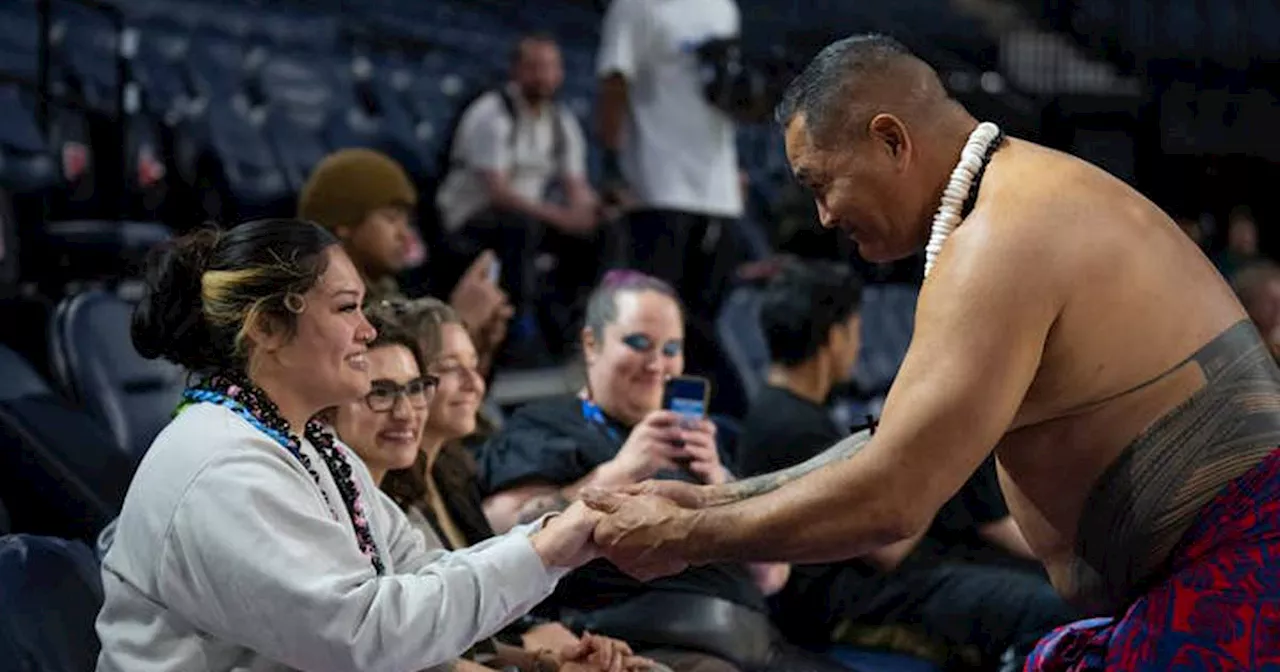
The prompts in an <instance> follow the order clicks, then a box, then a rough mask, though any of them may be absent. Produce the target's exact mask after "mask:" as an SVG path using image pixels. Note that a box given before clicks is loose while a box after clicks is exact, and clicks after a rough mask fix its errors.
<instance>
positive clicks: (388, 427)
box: [326, 300, 649, 672]
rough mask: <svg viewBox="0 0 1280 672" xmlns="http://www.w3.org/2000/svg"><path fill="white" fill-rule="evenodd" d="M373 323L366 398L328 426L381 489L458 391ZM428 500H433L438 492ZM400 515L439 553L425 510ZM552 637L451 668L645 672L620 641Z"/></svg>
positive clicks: (414, 453) (388, 326)
mask: <svg viewBox="0 0 1280 672" xmlns="http://www.w3.org/2000/svg"><path fill="white" fill-rule="evenodd" d="M433 301H434V300H433ZM436 305H438V306H440V307H441V308H443V309H444V310H447V311H449V314H452V311H451V310H449V309H448V308H447V307H446V306H444V304H441V303H438V302H436ZM373 314H376V311H374V313H373ZM373 322H374V323H375V325H376V326H377V327H378V335H377V336H376V337H375V338H374V340H373V341H370V343H369V351H368V353H367V354H366V358H367V359H368V366H369V378H370V380H371V389H370V392H369V394H367V395H365V396H364V397H362V398H360V399H357V400H354V401H351V402H348V403H346V404H341V405H339V406H337V407H335V408H333V409H331V410H330V411H329V412H328V413H327V418H326V419H328V420H329V421H330V422H331V423H332V426H333V428H334V429H335V430H336V431H337V434H338V437H339V439H341V440H342V441H343V442H344V443H345V444H346V445H348V446H349V447H350V448H351V449H352V450H354V451H355V453H356V454H357V455H359V456H360V459H361V460H362V461H363V462H364V464H365V466H366V467H368V469H369V474H370V476H372V477H373V481H374V483H376V484H378V485H382V486H384V485H385V483H386V475H387V474H388V473H401V472H397V471H396V470H408V471H405V472H404V473H410V474H412V473H414V472H412V470H411V469H410V468H411V467H413V465H414V463H415V461H417V460H418V458H419V456H420V455H424V454H423V453H421V452H420V450H419V446H420V445H421V444H422V441H423V438H424V435H423V427H424V423H425V422H426V420H427V418H428V417H429V414H430V413H429V411H430V410H432V409H434V410H439V411H444V412H446V413H448V412H449V410H450V408H451V406H450V405H448V404H445V405H442V404H439V403H435V402H436V401H438V400H439V399H441V397H442V396H445V397H446V398H447V396H448V395H441V394H440V392H439V390H440V389H441V387H443V388H445V389H446V390H452V391H453V392H454V395H453V396H456V392H457V391H458V389H459V386H458V384H457V381H456V380H450V379H446V380H444V381H443V384H442V379H441V378H440V377H438V376H436V375H432V374H429V373H428V374H423V372H422V371H423V367H422V366H421V364H422V361H421V358H420V349H419V343H418V340H417V339H416V338H415V337H414V336H413V335H411V334H410V332H408V331H407V330H405V329H404V327H403V325H400V324H398V323H397V322H392V321H389V320H380V319H373ZM448 327H449V328H450V330H451V331H449V332H448V335H447V338H451V339H454V340H456V341H461V342H465V344H466V346H467V350H468V353H467V354H469V358H468V360H467V362H468V365H469V366H468V368H467V369H466V370H465V372H464V375H466V376H467V381H468V382H469V383H470V384H469V385H465V386H464V387H467V388H468V389H476V388H478V389H480V390H483V387H484V383H483V380H482V379H481V378H480V376H479V374H478V373H477V372H476V371H475V368H474V366H475V360H476V355H475V349H474V348H471V339H470V337H469V336H467V332H466V329H465V328H464V327H463V326H462V324H461V322H459V321H457V320H456V318H455V319H454V321H453V323H451V324H449V325H448ZM455 330H456V333H454V331H455ZM477 405H478V400H477ZM467 410H468V411H469V414H468V416H467V417H470V418H474V417H475V410H476V406H475V405H473V406H472V407H470V408H469V409H467ZM437 448H438V445H437ZM436 452H438V451H436ZM430 454H431V453H427V454H426V455H430ZM419 478H420V477H419ZM428 482H431V481H428ZM431 493H432V495H433V496H436V497H438V494H437V492H436V491H435V490H432V491H431ZM432 501H434V499H430V498H428V497H426V496H425V495H424V496H422V497H420V498H419V503H420V504H421V505H428V506H429V504H428V502H432ZM404 508H405V513H406V514H407V515H408V516H409V520H410V521H412V522H413V523H414V526H415V527H417V528H418V529H419V530H421V531H422V532H423V536H424V537H425V539H426V541H427V544H428V546H430V547H432V548H441V547H442V546H444V545H442V544H441V543H440V538H439V537H438V536H437V535H436V532H435V531H434V530H433V529H432V528H431V527H430V526H429V525H425V524H423V523H424V522H425V521H424V519H423V517H422V513H421V511H422V508H420V507H419V506H409V507H404ZM477 510H478V507H477ZM493 536H494V535H492V534H489V535H487V536H486V537H485V538H484V539H478V540H476V541H475V542H474V544H481V543H484V542H486V541H488V540H489V539H491V538H493ZM471 545H472V543H471V542H465V541H463V542H462V543H451V544H449V545H448V547H449V548H450V550H458V549H462V548H466V547H467V546H471ZM509 629H510V628H508V630H509ZM531 634H532V633H531ZM556 634H559V635H560V636H559V637H555V638H551V637H546V638H544V639H543V640H541V641H543V642H545V644H546V646H542V647H536V648H535V647H526V648H528V649H529V650H526V649H525V648H521V647H519V646H511V645H508V644H505V643H502V642H499V641H494V640H482V641H481V642H480V643H478V644H477V645H476V646H475V647H472V650H471V651H470V652H469V654H468V655H467V656H465V658H464V660H466V661H468V662H458V663H455V664H454V666H453V668H452V669H455V670H457V669H466V668H468V667H470V666H471V665H470V664H472V663H473V664H474V666H475V669H484V670H489V669H497V668H503V669H505V668H506V667H507V666H515V667H517V668H518V669H520V670H523V671H526V672H539V671H542V670H562V671H566V672H567V671H569V670H582V671H586V670H593V671H594V670H601V671H603V670H608V669H609V665H610V663H611V662H612V659H613V657H614V655H615V654H616V655H617V656H618V657H620V658H624V659H625V660H626V664H625V668H626V669H637V670H640V669H649V665H648V664H647V661H644V660H643V659H639V658H636V657H634V656H631V655H630V648H629V647H627V646H626V645H625V644H623V643H622V642H618V641H616V640H610V639H608V638H604V637H597V636H588V637H584V638H582V639H579V638H578V637H575V636H573V635H572V634H571V633H569V632H568V631H567V630H564V628H563V627H561V628H560V631H559V633H556ZM534 641H539V640H537V639H534ZM485 665H488V666H489V667H486V666H485Z"/></svg>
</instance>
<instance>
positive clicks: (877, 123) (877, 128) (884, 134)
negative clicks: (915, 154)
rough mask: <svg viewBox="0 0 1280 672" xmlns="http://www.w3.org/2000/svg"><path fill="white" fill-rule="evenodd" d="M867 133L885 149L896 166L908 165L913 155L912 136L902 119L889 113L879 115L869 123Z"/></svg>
mask: <svg viewBox="0 0 1280 672" xmlns="http://www.w3.org/2000/svg"><path fill="white" fill-rule="evenodd" d="M867 133H868V134H870V136H871V139H872V140H873V141H875V142H877V143H879V144H880V146H881V147H883V148H884V151H885V153H886V154H887V155H888V156H889V158H890V159H891V160H892V161H893V162H894V163H895V164H897V165H899V166H903V165H905V164H906V161H907V157H909V156H910V155H911V135H910V134H909V133H908V132H907V125H906V124H904V123H903V122H902V120H901V119H899V118H898V117H896V116H894V115H892V114H888V113H881V114H877V115H876V116H874V117H872V118H871V121H870V122H868V124H867Z"/></svg>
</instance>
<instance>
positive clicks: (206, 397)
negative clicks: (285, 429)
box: [174, 389, 302, 460]
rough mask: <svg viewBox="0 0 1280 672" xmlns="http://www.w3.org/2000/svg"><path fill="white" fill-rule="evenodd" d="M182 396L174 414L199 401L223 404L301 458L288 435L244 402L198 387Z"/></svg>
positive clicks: (290, 452)
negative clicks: (267, 423) (247, 406)
mask: <svg viewBox="0 0 1280 672" xmlns="http://www.w3.org/2000/svg"><path fill="white" fill-rule="evenodd" d="M182 398H183V403H182V404H180V405H179V406H178V409H177V411H175V412H174V415H175V416H176V415H177V414H178V413H181V412H182V411H184V410H186V408H187V407H188V406H190V405H191V404H195V403H199V402H201V401H205V402H209V403H211V404H217V405H219V406H224V407H226V408H228V409H230V410H231V411H232V412H233V413H235V414H236V415H238V416H240V417H242V418H244V419H245V420H246V421H248V423H249V424H251V425H253V427H254V429H257V430H258V431H260V432H262V433H263V434H266V435H267V436H269V437H271V440H272V441H275V442H276V443H278V444H280V446H281V447H282V448H284V449H285V450H287V451H289V454H291V455H293V456H294V457H296V458H298V459H299V460H301V459H302V455H301V452H302V451H300V450H298V449H296V448H295V447H294V446H293V442H292V441H290V440H289V437H287V436H285V435H284V434H282V433H281V432H280V430H278V429H275V428H273V427H268V426H267V425H266V423H264V422H262V421H261V420H259V419H258V416H256V415H254V414H253V413H251V412H249V409H248V408H246V407H245V406H244V404H241V403H240V402H238V401H236V400H235V399H232V398H231V397H228V396H227V395H225V394H223V393H221V392H214V391H213V390H200V389H189V390H187V391H185V392H183V393H182Z"/></svg>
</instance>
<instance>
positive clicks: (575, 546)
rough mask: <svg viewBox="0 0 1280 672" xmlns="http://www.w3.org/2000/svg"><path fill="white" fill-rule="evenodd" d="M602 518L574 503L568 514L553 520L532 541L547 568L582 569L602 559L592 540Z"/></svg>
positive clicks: (584, 506) (534, 534) (565, 511)
mask: <svg viewBox="0 0 1280 672" xmlns="http://www.w3.org/2000/svg"><path fill="white" fill-rule="evenodd" d="M602 517H603V514H601V513H600V512H598V511H595V510H593V509H591V508H589V507H588V506H587V505H585V504H583V503H582V502H574V503H573V504H571V505H570V506H569V508H567V509H565V510H564V513H561V514H558V515H554V516H552V517H551V518H549V519H548V520H547V521H546V523H545V524H544V525H543V526H542V529H541V530H538V531H537V532H534V533H533V534H532V535H530V536H529V541H530V542H532V543H533V550H534V551H536V552H537V554H538V557H540V558H542V564H544V565H546V566H547V567H567V568H569V569H574V568H577V567H581V566H582V565H585V564H586V563H588V562H591V561H592V560H595V559H596V558H597V557H599V556H600V549H599V548H597V547H596V545H595V542H593V541H592V539H591V537H592V535H593V534H594V532H595V529H596V523H597V522H599V521H600V519H601V518H602Z"/></svg>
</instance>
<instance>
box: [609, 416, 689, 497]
mask: <svg viewBox="0 0 1280 672" xmlns="http://www.w3.org/2000/svg"><path fill="white" fill-rule="evenodd" d="M680 421H681V416H680V415H679V414H677V413H673V412H671V411H654V412H652V413H650V414H649V415H646V416H645V417H644V420H641V421H640V423H639V424H637V425H636V426H635V427H634V428H633V429H632V430H631V435H630V436H628V437H627V441H626V443H624V444H622V449H621V450H619V451H618V454H617V455H615V456H614V458H613V459H612V460H610V461H609V462H608V463H607V465H606V466H607V472H608V473H607V476H606V478H604V479H601V480H602V481H604V482H601V483H593V484H592V485H601V486H609V485H613V486H617V485H630V484H631V483H636V482H639V481H643V480H645V479H647V478H650V477H652V476H653V475H654V474H656V473H658V472H659V471H663V470H667V469H679V468H680V460H681V459H687V455H688V454H687V453H686V452H685V450H684V449H683V448H681V447H679V446H680V443H681V442H682V441H683V440H684V434H685V432H684V430H682V429H681V428H680Z"/></svg>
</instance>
